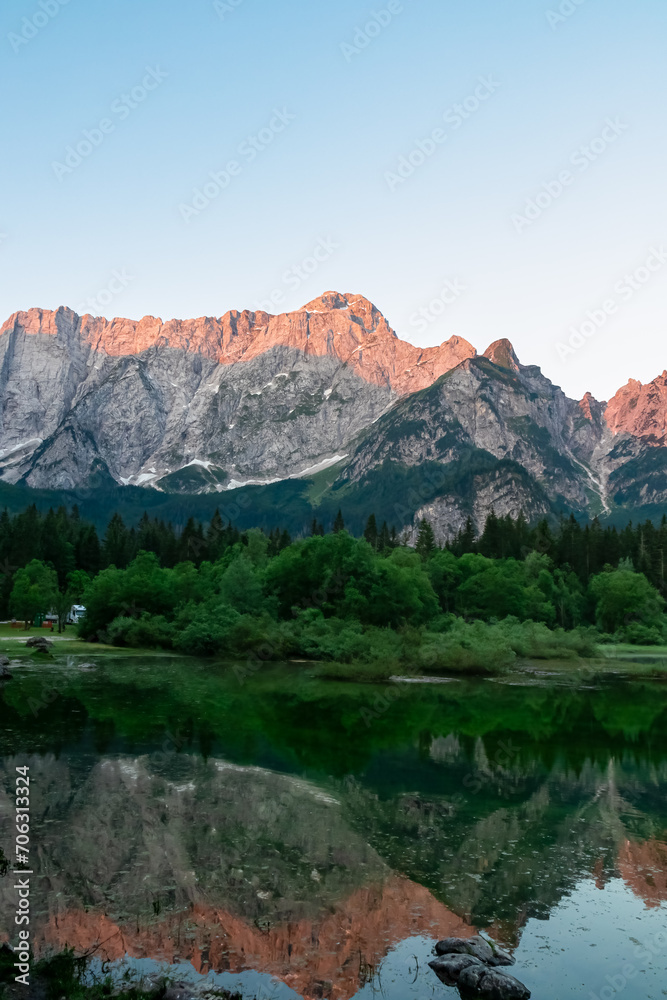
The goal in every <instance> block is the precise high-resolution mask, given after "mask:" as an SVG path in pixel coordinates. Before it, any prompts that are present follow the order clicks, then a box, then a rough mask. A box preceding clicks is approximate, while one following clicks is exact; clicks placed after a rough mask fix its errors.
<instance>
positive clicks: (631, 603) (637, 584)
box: [589, 569, 665, 632]
mask: <svg viewBox="0 0 667 1000" xmlns="http://www.w3.org/2000/svg"><path fill="white" fill-rule="evenodd" d="M589 591H590V593H591V595H592V597H593V599H594V601H595V617H596V621H597V625H598V628H600V629H602V631H603V632H616V630H617V629H620V628H623V627H624V626H627V625H630V624H631V623H638V624H640V625H647V626H649V627H651V626H652V627H657V628H661V627H662V625H663V621H664V609H665V601H664V599H663V598H662V597H661V596H660V594H659V593H658V591H657V590H656V589H655V587H653V586H652V585H651V584H650V583H649V581H648V580H647V579H646V577H645V576H644V574H643V573H634V572H633V571H632V570H629V569H618V570H610V571H608V572H603V573H600V574H598V576H594V577H593V578H592V579H591V581H590V584H589Z"/></svg>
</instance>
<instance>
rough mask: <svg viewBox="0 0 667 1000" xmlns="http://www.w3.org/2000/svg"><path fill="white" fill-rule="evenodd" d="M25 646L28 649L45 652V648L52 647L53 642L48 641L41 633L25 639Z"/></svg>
mask: <svg viewBox="0 0 667 1000" xmlns="http://www.w3.org/2000/svg"><path fill="white" fill-rule="evenodd" d="M26 646H28V647H29V648H30V649H41V650H43V651H44V652H46V651H47V650H49V649H52V648H53V643H52V642H49V640H48V639H47V638H46V637H45V636H43V635H31V636H30V638H29V639H28V640H27V641H26Z"/></svg>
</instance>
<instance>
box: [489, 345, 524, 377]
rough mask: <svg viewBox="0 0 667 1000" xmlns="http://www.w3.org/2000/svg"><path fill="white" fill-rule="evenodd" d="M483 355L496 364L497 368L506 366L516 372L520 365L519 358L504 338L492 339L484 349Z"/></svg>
mask: <svg viewBox="0 0 667 1000" xmlns="http://www.w3.org/2000/svg"><path fill="white" fill-rule="evenodd" d="M484 357H485V358H488V359H489V361H492V362H493V363H494V365H498V367H499V368H508V369H509V370H510V371H514V372H518V371H519V369H520V367H521V364H520V362H519V359H518V358H517V356H516V354H515V353H514V348H513V347H512V345H511V343H510V342H509V340H506V339H505V338H503V339H502V340H494V342H493V343H492V344H490V345H489V347H487V349H486V350H485V351H484Z"/></svg>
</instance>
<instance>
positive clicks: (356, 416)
mask: <svg viewBox="0 0 667 1000" xmlns="http://www.w3.org/2000/svg"><path fill="white" fill-rule="evenodd" d="M666 444H667V372H663V374H662V375H661V376H658V377H657V378H656V379H655V380H654V381H653V382H651V383H649V384H648V385H642V384H641V383H640V382H638V381H636V380H633V379H630V381H629V382H628V383H627V385H626V386H623V387H622V388H621V389H619V391H618V392H617V393H616V394H615V395H614V396H613V397H612V399H611V400H610V401H609V402H608V403H607V402H600V401H598V400H596V399H595V398H594V397H593V396H592V395H591V394H590V393H586V394H585V395H584V397H583V399H581V400H578V401H577V400H572V399H570V398H569V397H567V396H566V394H565V393H564V392H563V391H562V390H561V389H560V387H558V386H555V385H554V384H553V383H552V382H551V381H550V380H549V379H548V378H547V377H546V376H544V375H543V374H542V372H541V369H540V368H539V367H537V366H534V365H524V364H522V363H521V362H520V360H519V358H518V357H517V355H516V352H515V351H514V348H513V346H512V344H511V343H510V342H509V341H508V340H506V339H502V340H497V341H494V342H492V343H491V344H490V345H489V347H487V349H486V350H485V351H484V353H483V354H478V353H477V351H476V349H475V348H474V347H473V346H472V345H471V344H469V343H468V342H467V341H465V340H463V339H462V338H459V337H452V338H450V339H449V340H446V341H444V342H443V343H442V344H441V345H439V346H438V347H431V348H419V347H415V346H414V345H412V344H409V343H407V342H405V341H403V340H401V339H400V338H399V337H398V336H397V335H396V333H395V331H394V330H393V329H392V328H391V326H390V325H389V323H388V322H387V320H386V319H385V317H384V316H383V315H382V313H381V312H380V311H379V310H378V309H377V308H376V306H375V305H374V304H373V303H372V302H370V301H369V300H368V299H366V298H364V297H363V296H361V295H357V294H351V293H346V294H341V293H339V292H325V293H324V294H323V295H321V296H319V297H317V298H315V299H313V300H311V301H310V302H308V303H306V304H305V305H304V306H303V307H302V308H301V309H299V310H296V311H294V312H292V313H283V314H280V315H278V316H272V315H270V314H268V313H265V312H251V311H248V310H244V311H242V312H238V311H235V310H232V311H230V312H228V313H226V314H225V315H224V316H222V317H219V318H215V317H200V318H199V319H196V320H184V321H180V320H169V321H167V322H163V321H162V320H161V319H159V318H155V317H144V318H143V319H142V320H139V321H134V320H125V319H113V320H107V319H104V318H100V317H97V318H96V317H93V316H90V315H84V316H82V317H79V316H78V315H77V314H76V313H74V312H73V311H72V310H70V309H67V308H66V307H60V308H59V309H57V310H55V311H51V310H41V309H31V310H28V311H25V312H17V313H14V314H13V315H12V316H11V317H10V318H9V320H7V321H6V322H5V324H4V325H3V326H2V327H1V328H0V479H2V480H4V481H5V482H6V483H16V484H20V485H23V486H28V487H33V488H39V489H60V490H72V489H79V488H85V487H87V486H90V485H91V484H92V483H93V482H94V483H97V484H98V485H103V484H104V483H105V482H106V483H108V484H109V486H111V484H122V485H134V486H137V485H138V486H144V487H145V486H152V487H154V488H156V489H158V490H161V491H164V492H168V493H181V494H191V495H193V494H197V493H206V492H219V493H220V492H226V491H229V490H230V489H238V488H241V487H244V486H245V487H250V486H252V485H253V484H256V485H260V486H261V485H263V486H270V485H271V484H272V483H278V482H283V481H286V480H289V479H294V478H295V477H296V478H299V477H301V478H303V479H304V481H305V480H308V479H309V478H312V476H313V475H316V474H319V473H321V472H322V470H327V469H329V468H330V469H332V470H333V471H332V472H331V474H329V473H327V476H326V477H325V478H326V479H327V483H328V485H326V484H325V488H324V493H323V494H322V495H323V496H325V498H326V497H329V498H330V499H331V502H334V501H335V499H336V497H338V496H340V498H341V502H342V499H343V497H344V496H346V495H347V494H349V492H350V490H352V492H354V491H357V492H359V491H361V493H363V495H371V496H372V490H373V488H374V487H373V486H372V484H373V483H375V484H376V488H377V489H378V490H382V489H385V487H386V486H387V484H388V483H389V482H394V484H396V483H398V482H399V481H401V482H403V481H405V480H406V477H408V478H409V477H410V476H413V478H414V470H415V469H416V468H417V467H419V466H424V468H425V467H426V466H428V464H429V463H436V465H437V466H438V468H441V469H442V470H443V471H442V473H440V472H439V473H438V476H439V478H440V479H441V481H442V483H443V490H444V492H443V493H442V495H440V496H439V497H438V496H434V495H432V493H433V491H432V489H430V488H429V489H428V490H426V494H428V495H426V494H424V495H422V496H421V497H419V496H417V497H416V498H414V503H409V504H408V505H407V507H406V505H405V504H404V503H402V504H397V505H396V506H398V507H399V508H400V509H401V510H407V509H410V510H411V512H412V514H413V516H414V517H416V518H419V517H420V516H429V517H430V518H432V519H433V520H434V522H435V524H436V527H437V529H438V532H439V534H440V536H441V537H446V536H447V535H448V534H451V533H452V532H453V531H456V530H458V528H460V526H461V523H462V522H463V521H464V520H465V519H466V518H467V517H468V516H471V517H473V520H474V521H475V522H476V523H479V522H480V521H483V518H484V516H485V515H486V514H488V511H489V510H490V508H491V507H494V509H496V513H498V514H504V513H511V514H513V515H516V514H518V512H519V510H520V509H524V510H525V512H526V513H527V514H529V515H531V516H534V517H537V516H540V515H544V514H549V513H554V512H556V511H557V510H565V511H573V512H581V513H587V514H593V513H604V514H608V513H610V512H611V511H612V509H613V508H614V507H617V506H619V505H620V506H623V505H626V506H630V505H632V504H634V506H635V507H641V506H642V505H652V506H655V505H659V504H661V503H663V502H666V501H667V449H666V448H665V445H666ZM663 457H664V458H665V461H663ZM472 469H475V470H477V471H476V472H474V473H473V472H470V471H467V472H464V470H472ZM410 470H412V471H410ZM456 470H460V475H461V476H462V477H463V479H461V478H459V479H457V478H456V474H457V473H456ZM332 477H333V478H332ZM378 477H379V478H378ZM387 477H388V478H387ZM436 478H437V477H436ZM329 480H330V482H329ZM381 484H384V485H381ZM401 488H403V487H401ZM413 492H414V490H413ZM436 501H437V502H436ZM408 526H409V525H408Z"/></svg>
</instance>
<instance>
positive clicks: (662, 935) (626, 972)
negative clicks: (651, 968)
mask: <svg viewBox="0 0 667 1000" xmlns="http://www.w3.org/2000/svg"><path fill="white" fill-rule="evenodd" d="M631 940H632V939H631ZM665 948H667V931H658V932H657V933H656V934H654V935H653V940H652V941H649V942H648V944H646V945H643V944H642V943H641V942H639V943H638V944H637V947H636V948H635V950H634V953H633V954H634V958H635V959H636V961H638V962H643V963H647V962H651V961H652V960H653V959H654V958H656V957H657V956H658V955H660V954H661V953H662V952H664V950H665ZM640 971H641V966H640V967H637V966H636V965H633V963H632V962H626V963H625V964H624V965H623V968H622V969H621V971H620V972H618V973H617V974H616V975H615V976H605V979H606V981H607V986H603V988H602V989H601V990H600V992H599V993H593V992H592V991H591V992H590V993H589V994H588V996H589V1000H613V998H614V997H615V996H618V994H619V993H622V992H623V990H624V989H625V987H626V986H627V985H628V983H629V982H631V981H632V980H633V979H634V978H635V977H636V976H638V975H639V972H640Z"/></svg>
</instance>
